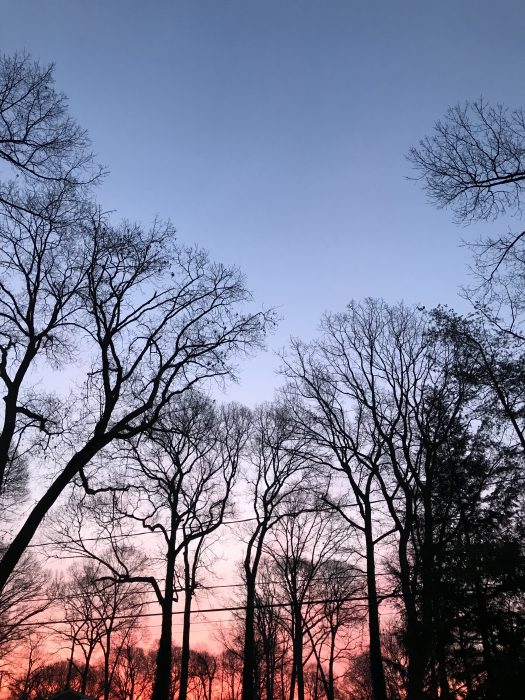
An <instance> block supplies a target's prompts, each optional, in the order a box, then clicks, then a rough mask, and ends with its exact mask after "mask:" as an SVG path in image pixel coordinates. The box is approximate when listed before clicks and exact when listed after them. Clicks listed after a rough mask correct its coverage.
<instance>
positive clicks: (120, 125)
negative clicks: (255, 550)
mask: <svg viewBox="0 0 525 700" xmlns="http://www.w3.org/2000/svg"><path fill="white" fill-rule="evenodd" d="M2 9H3V20H2V26H1V27H0V40H1V46H2V50H3V51H5V52H7V53H11V52H13V51H15V50H24V49H25V50H27V51H28V52H29V53H31V54H32V55H33V56H34V57H35V58H38V59H39V60H41V61H43V62H47V61H54V62H55V63H56V82H57V85H58V87H59V88H60V89H62V90H63V91H64V92H65V93H66V94H67V95H68V96H69V98H70V105H71V111H72V113H73V114H74V115H75V116H76V117H77V119H78V120H79V121H80V122H81V124H82V125H83V126H84V127H85V128H87V129H88V131H89V133H90V135H91V138H92V141H93V144H94V148H95V150H96V152H97V153H98V156H99V159H100V161H101V162H103V163H104V164H105V165H106V166H107V168H108V170H109V171H110V175H109V176H108V178H107V180H106V181H105V182H104V184H103V185H102V187H101V188H100V192H99V201H100V202H101V203H102V205H103V207H104V208H106V209H108V210H115V216H116V217H117V218H120V217H126V218H129V219H136V220H140V221H142V222H144V223H148V222H150V221H151V220H152V219H153V217H154V216H155V215H159V216H160V217H162V218H170V219H171V220H172V221H173V223H174V224H175V226H176V227H177V229H178V232H179V235H180V239H181V240H182V241H184V242H193V241H196V242H198V243H199V244H200V245H202V246H204V247H206V248H207V249H209V250H210V252H211V253H212V255H213V256H214V257H215V258H216V259H219V260H221V261H224V262H226V263H235V264H237V265H239V266H240V268H241V269H242V270H243V271H244V272H245V273H246V275H247V277H248V282H249V286H250V287H251V289H252V290H253V292H254V295H255V300H256V304H257V305H263V304H264V305H272V306H277V307H279V311H280V314H281V316H282V317H283V320H282V323H281V325H280V328H279V330H278V332H277V333H276V334H275V336H274V337H273V338H272V339H271V340H270V350H275V349H278V348H280V347H282V346H284V345H285V344H286V342H287V339H288V337H289V336H290V335H296V336H300V337H303V338H309V337H312V336H313V335H315V330H316V326H317V324H318V321H319V318H320V315H321V314H322V313H323V311H325V310H337V309H340V308H342V307H343V306H344V304H345V303H346V302H347V301H348V300H350V299H351V298H362V297H364V296H367V295H372V296H383V297H385V298H386V299H388V300H391V301H394V300H397V299H400V298H403V299H405V300H407V301H408V302H417V303H422V304H426V305H427V306H432V305H434V304H437V303H439V302H447V303H449V304H452V305H456V306H460V307H461V306H462V302H461V301H458V298H457V289H458V286H459V285H460V284H462V283H464V282H465V280H466V273H467V264H468V260H469V254H468V251H466V250H465V249H461V248H460V247H459V241H460V239H461V237H462V236H464V237H467V238H469V239H473V238H476V237H477V236H478V234H479V233H480V232H481V230H482V229H481V228H480V227H470V228H469V229H468V230H464V229H461V228H459V227H457V226H455V225H454V224H453V223H452V215H451V213H450V212H448V211H435V210H434V209H433V208H432V207H431V206H430V205H429V204H428V203H427V202H426V201H425V195H424V193H423V192H422V191H421V189H420V187H419V186H418V184H417V183H415V182H413V181H409V180H408V179H407V176H409V175H410V174H411V170H410V166H409V164H408V163H407V162H406V160H405V157H404V156H405V153H406V152H407V149H408V148H409V146H410V145H411V144H413V143H415V142H417V140H418V139H419V138H421V137H422V136H424V135H425V134H426V133H427V132H428V131H429V130H430V128H431V127H432V125H433V123H434V121H435V120H436V119H437V118H439V117H440V116H442V114H443V113H444V111H445V110H446V108H447V107H448V106H450V105H453V104H456V103H457V102H463V101H464V100H466V99H470V100H473V99H476V98H478V97H479V96H480V95H483V97H484V98H485V99H486V100H491V101H496V102H502V103H505V104H507V105H509V106H519V105H521V104H522V103H523V94H524V87H525V85H524V83H525V75H524V73H523V46H522V37H523V33H524V29H525V27H524V24H525V13H524V12H523V4H522V2H521V1H520V0H512V1H507V2H502V3H500V4H499V5H498V14H497V16H495V15H494V11H493V10H494V5H493V3H491V2H488V0H481V1H480V0H476V1H473V0H462V2H456V1H454V2H452V1H445V2H433V3H426V2H421V1H420V0H403V1H400V2H387V1H386V0H383V1H382V2H376V3H358V2H353V1H351V0H339V1H337V0H330V1H329V2H323V3H321V2H319V1H312V0H301V2H298V1H292V0H290V1H289V2H282V0H264V1H263V0H260V1H258V2H256V1H255V0H249V1H246V0H187V1H178V2H167V1H164V0H163V1H161V2H153V3H145V2H139V1H137V0H130V1H128V2H126V3H117V2H105V1H102V0H90V2H80V0H73V1H72V0H46V2H41V0H33V1H30V0H19V1H18V2H5V3H3V8H2ZM498 226H502V227H505V226H506V223H505V222H502V221H499V222H498ZM483 230H484V231H486V230H487V229H486V228H484V229H483ZM277 365H278V361H277V360H276V359H275V357H274V356H273V355H272V353H271V352H270V353H268V354H267V355H265V356H261V357H259V358H258V359H256V360H255V361H252V362H250V363H249V364H248V365H246V366H245V368H244V370H243V372H242V386H239V387H236V388H233V389H232V390H231V391H230V392H229V393H228V395H229V396H231V397H233V398H237V399H240V400H243V401H246V402H248V403H250V404H253V403H255V402H257V401H260V400H262V399H269V398H271V396H272V392H273V387H274V386H275V385H276V384H277V383H278V381H279V380H278V379H277V378H275V377H274V375H273V370H274V368H275V367H276V366H277Z"/></svg>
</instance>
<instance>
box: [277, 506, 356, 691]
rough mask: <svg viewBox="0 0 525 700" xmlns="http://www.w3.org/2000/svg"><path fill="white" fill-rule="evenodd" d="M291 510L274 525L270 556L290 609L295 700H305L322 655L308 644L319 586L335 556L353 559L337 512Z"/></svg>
mask: <svg viewBox="0 0 525 700" xmlns="http://www.w3.org/2000/svg"><path fill="white" fill-rule="evenodd" d="M290 505H291V507H292V511H291V513H290V514H287V515H286V516H285V517H283V518H282V519H281V520H280V521H279V522H278V523H277V524H276V525H275V527H274V528H273V530H272V533H271V537H270V539H267V541H266V544H265V551H266V555H267V556H268V557H269V558H270V559H271V560H272V561H273V567H272V570H273V573H274V575H275V577H276V579H277V580H278V581H280V583H281V591H280V600H281V601H282V602H284V603H286V606H287V608H289V610H290V613H289V615H286V618H287V619H288V623H289V624H288V632H289V634H290V638H291V640H292V656H293V665H292V677H291V687H290V698H291V699H292V698H293V697H295V693H297V697H298V699H299V700H304V697H305V687H304V673H303V669H304V666H305V664H306V663H307V662H308V660H309V659H310V657H311V656H312V654H314V655H315V654H316V651H317V652H319V651H320V650H314V648H313V646H312V645H311V644H309V641H312V640H313V629H312V626H313V620H314V617H315V614H314V608H316V607H317V606H318V602H317V601H316V599H315V590H316V583H317V580H318V579H319V578H320V577H321V576H322V571H323V569H324V568H325V567H327V566H329V564H330V562H331V561H332V560H333V558H334V557H335V556H344V555H345V552H346V553H347V554H348V551H347V545H348V532H347V530H346V528H345V529H343V528H341V526H340V525H341V523H340V522H339V523H338V522H336V517H337V513H334V512H332V513H331V514H328V513H327V512H326V511H324V512H323V511H319V510H318V509H315V508H314V507H313V505H315V504H311V503H308V501H307V500H304V499H303V500H302V501H297V500H296V501H295V502H292V503H291V504H290ZM332 671H333V668H332ZM332 688H333V685H332ZM330 700H333V698H330Z"/></svg>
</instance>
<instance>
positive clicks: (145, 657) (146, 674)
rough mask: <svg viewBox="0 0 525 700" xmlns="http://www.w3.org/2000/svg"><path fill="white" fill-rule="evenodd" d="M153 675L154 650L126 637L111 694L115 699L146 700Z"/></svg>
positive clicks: (149, 692)
mask: <svg viewBox="0 0 525 700" xmlns="http://www.w3.org/2000/svg"><path fill="white" fill-rule="evenodd" d="M154 676H155V652H154V650H145V649H143V648H142V647H141V646H138V645H137V644H136V643H135V642H134V640H133V639H128V640H127V643H126V644H125V646H124V648H123V649H122V653H121V654H120V659H119V663H118V666H117V668H116V672H115V677H114V683H113V696H114V697H115V698H116V699H117V700H146V698H148V697H149V695H150V694H151V688H152V686H153V679H154Z"/></svg>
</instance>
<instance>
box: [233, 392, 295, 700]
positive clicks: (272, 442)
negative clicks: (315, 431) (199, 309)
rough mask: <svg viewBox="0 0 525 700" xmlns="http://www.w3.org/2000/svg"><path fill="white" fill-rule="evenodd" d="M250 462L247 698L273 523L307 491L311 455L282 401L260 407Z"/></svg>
mask: <svg viewBox="0 0 525 700" xmlns="http://www.w3.org/2000/svg"><path fill="white" fill-rule="evenodd" d="M249 463H250V470H249V472H248V475H247V480H248V485H249V487H250V496H249V497H250V506H251V508H252V509H253V514H254V520H255V525H254V526H253V527H252V529H251V531H250V532H249V535H248V539H247V542H246V549H245V553H244V558H243V576H244V582H245V585H246V613H245V620H244V645H243V655H244V660H243V676H242V700H253V698H255V697H256V688H257V681H256V671H257V652H256V635H255V606H256V600H257V574H258V571H259V565H260V563H261V558H262V556H263V553H264V543H265V540H266V537H267V535H268V533H269V532H270V531H271V529H272V527H274V525H275V524H276V523H277V522H278V521H279V520H280V519H281V518H282V517H284V515H285V513H286V506H287V504H289V502H290V501H291V500H293V497H294V495H296V494H297V493H298V492H299V491H300V490H301V486H302V484H301V480H302V477H303V475H304V470H305V468H306V466H307V460H306V459H305V457H304V456H303V454H302V452H301V450H300V447H299V446H298V444H297V440H296V437H295V433H294V429H293V424H292V422H291V420H290V416H289V415H287V412H286V410H284V409H282V408H280V407H279V406H277V405H266V406H262V407H260V408H259V409H258V410H257V411H256V413H255V417H254V422H253V428H252V437H251V441H250V454H249Z"/></svg>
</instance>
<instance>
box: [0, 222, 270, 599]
mask: <svg viewBox="0 0 525 700" xmlns="http://www.w3.org/2000/svg"><path fill="white" fill-rule="evenodd" d="M24 235H25V234H24ZM32 240H33V238H32V237H31V236H30V240H29V250H28V251H27V255H26V251H25V248H24V251H23V254H21V257H20V255H19V254H18V253H16V252H15V251H16V248H17V246H18V238H16V237H15V239H14V240H13V241H12V242H11V243H10V244H9V247H7V244H6V250H8V251H9V252H8V263H7V264H9V266H11V267H10V270H11V274H10V277H9V280H10V282H11V283H12V285H13V287H12V288H11V287H8V286H7V285H8V278H3V279H2V284H3V289H2V292H3V297H2V298H3V302H2V305H3V309H2V317H1V322H2V323H3V324H4V325H3V328H2V348H1V358H2V359H1V363H0V371H1V375H2V380H3V383H4V387H5V390H6V397H7V399H8V401H7V402H6V414H5V415H6V417H5V419H4V430H5V445H4V447H5V449H4V453H3V454H4V461H3V463H2V466H3V467H4V471H5V465H6V464H8V463H9V461H10V460H11V459H12V456H13V454H14V449H15V447H17V440H18V435H19V434H20V431H21V430H23V427H24V426H25V425H26V424H27V421H28V420H29V421H31V422H32V425H34V424H35V423H36V424H37V430H38V431H40V432H42V429H43V430H44V432H46V430H47V431H48V432H49V429H50V426H51V425H52V421H51V417H50V416H49V415H47V413H46V411H45V409H44V408H39V406H41V405H42V398H40V402H36V406H35V404H34V403H32V404H31V403H28V402H27V401H26V402H24V401H21V399H20V397H21V395H22V385H23V384H24V381H25V382H26V383H27V381H28V371H29V369H30V368H31V369H32V370H33V371H34V372H36V371H37V370H38V367H39V365H38V362H37V359H42V358H45V356H46V353H51V354H52V356H55V349H56V348H58V347H59V346H60V347H61V348H62V353H58V354H57V355H56V357H57V359H58V362H61V361H63V360H65V359H67V358H68V357H70V356H74V357H75V359H76V362H77V365H79V367H81V368H82V369H83V370H84V372H85V375H84V376H85V382H84V384H83V387H82V390H81V391H80V392H78V393H77V395H76V396H75V397H74V399H72V400H71V401H70V402H69V403H68V406H67V414H66V415H67V421H66V425H63V426H61V427H60V430H59V431H58V433H59V434H58V435H55V436H54V437H53V441H52V448H53V449H52V450H51V451H48V452H47V454H48V457H49V459H50V460H52V462H53V472H54V474H55V475H56V476H55V478H54V479H53V480H52V482H51V484H50V485H49V487H48V488H47V489H46V490H45V492H44V493H43V495H42V496H41V497H40V498H39V499H38V500H37V502H36V504H35V505H34V507H33V508H32V510H31V512H30V513H29V515H28V517H27V518H26V520H25V522H24V523H23V524H22V525H21V527H20V528H19V530H18V532H17V534H16V535H15V537H14V538H13V539H12V541H11V543H10V545H9V546H8V547H7V548H6V550H5V552H4V553H3V557H2V559H1V561H0V588H2V587H3V586H4V585H5V583H6V581H7V579H8V578H9V576H10V575H11V573H12V572H13V570H14V568H15V566H16V564H17V562H18V561H19V559H20V557H21V556H22V554H23V552H24V550H25V548H26V547H27V545H28V544H29V542H30V541H31V539H32V537H33V536H34V534H35V532H36V530H37V529H38V526H39V525H40V523H41V522H42V519H43V518H44V516H45V515H46V514H47V513H48V511H49V510H50V508H51V507H52V506H53V504H54V503H55V502H56V500H57V499H58V498H59V496H60V495H61V494H62V493H63V491H64V489H65V488H66V486H67V485H68V484H69V483H70V482H71V481H72V480H73V479H74V478H79V479H80V480H81V481H82V483H83V485H84V488H85V489H86V490H87V491H89V490H90V489H92V488H93V486H92V485H90V483H91V484H93V481H92V478H94V477H93V470H96V465H94V460H95V457H97V456H101V454H102V453H103V451H104V450H105V449H108V447H109V446H110V445H112V444H123V443H129V441H130V440H133V439H134V438H136V437H137V436H139V435H141V434H144V433H145V432H146V431H147V430H148V429H151V428H153V427H154V426H155V425H156V424H157V423H158V421H159V419H160V418H161V416H162V414H163V412H164V411H165V409H166V408H167V406H168V405H169V404H170V402H172V401H173V400H174V399H175V398H176V397H178V396H181V395H182V394H183V393H184V392H186V391H187V390H188V389H190V388H191V387H193V386H195V385H197V384H199V383H201V382H203V381H205V380H208V379H211V378H215V379H216V378H226V377H231V376H232V374H233V372H234V366H233V358H234V356H235V355H238V354H239V353H244V352H247V351H249V350H251V349H253V348H254V347H257V346H258V345H260V343H261V342H262V339H263V336H264V333H265V330H266V328H267V326H268V323H269V322H270V316H269V315H268V314H267V313H264V312H262V313H253V314H252V313H248V314H243V313H242V309H241V308H240V307H241V306H242V304H243V303H244V302H246V301H247V300H248V298H249V294H248V292H247V290H246V287H245V285H244V280H243V278H242V276H241V275H240V273H239V272H238V270H236V269H232V268H227V267H225V266H223V265H220V264H215V263H212V262H211V261H210V260H209V258H208V256H207V255H206V254H205V253H204V252H203V251H201V250H198V249H196V248H184V247H182V246H177V245H175V244H174V242H173V230H172V229H171V227H169V226H167V227H161V226H159V225H155V226H154V227H153V228H152V230H150V231H144V230H142V229H141V228H140V227H138V226H129V225H126V224H123V225H122V226H121V227H119V228H113V227H111V226H109V225H107V224H106V223H105V222H104V221H103V220H100V219H98V220H93V221H92V222H91V224H90V225H89V226H86V227H84V228H83V230H82V236H81V237H77V238H75V240H74V241H71V247H72V249H73V251H74V252H73V253H72V260H71V259H68V258H67V256H66V257H64V256H65V253H64V250H67V247H68V246H67V245H66V244H63V245H60V246H59V240H58V239H57V236H56V235H55V232H53V235H51V236H50V237H49V236H45V237H44V240H43V241H40V236H38V241H39V242H38V245H36V247H35V245H33V243H32ZM21 247H22V246H21ZM42 256H44V258H46V256H47V262H46V264H45V265H44V266H42V265H40V264H39V260H40V259H41V258H42ZM19 290H20V291H19ZM39 305H41V307H42V310H41V309H40V307H39ZM42 314H43V318H44V320H42V318H41V315H42ZM55 326H58V328H55ZM79 342H81V346H82V352H80V351H79V350H78V347H79ZM74 386H78V380H75V382H74ZM13 387H14V388H13ZM7 404H8V405H7ZM8 414H9V419H7V416H8ZM46 445H47V443H46ZM26 454H27V453H26ZM38 458H39V455H38V454H36V455H35V459H37V460H38ZM90 465H91V471H90V469H88V467H89V466H90Z"/></svg>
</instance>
